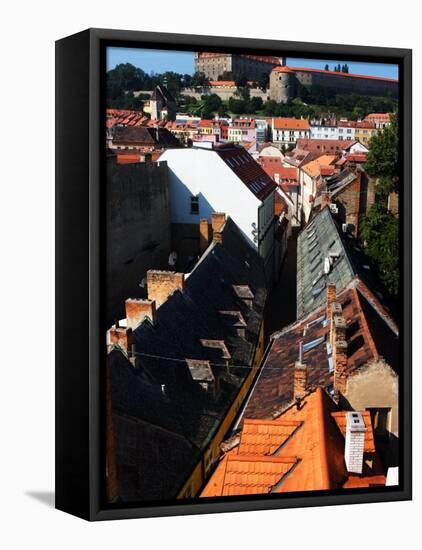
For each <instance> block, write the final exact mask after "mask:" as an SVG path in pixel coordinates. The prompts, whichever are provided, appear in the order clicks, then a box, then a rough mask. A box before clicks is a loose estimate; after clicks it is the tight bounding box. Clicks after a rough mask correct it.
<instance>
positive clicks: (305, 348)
mask: <svg viewBox="0 0 422 550" xmlns="http://www.w3.org/2000/svg"><path fill="white" fill-rule="evenodd" d="M324 341H325V336H321V337H320V338H316V339H315V340H311V341H310V342H306V344H303V352H304V353H306V352H307V351H310V350H311V349H313V348H316V347H317V346H319V345H320V344H322V342H324Z"/></svg>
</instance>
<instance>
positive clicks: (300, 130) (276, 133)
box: [271, 117, 311, 147]
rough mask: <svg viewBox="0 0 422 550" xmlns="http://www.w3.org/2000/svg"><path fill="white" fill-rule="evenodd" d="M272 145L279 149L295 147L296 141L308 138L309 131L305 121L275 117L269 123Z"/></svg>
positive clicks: (307, 123)
mask: <svg viewBox="0 0 422 550" xmlns="http://www.w3.org/2000/svg"><path fill="white" fill-rule="evenodd" d="M271 130H272V134H273V143H274V144H276V145H278V146H279V147H283V146H285V147H289V146H290V147H291V146H294V145H296V142H297V140H298V139H303V138H306V139H307V138H310V135H311V130H310V126H309V122H308V121H307V120H303V119H298V118H284V117H275V118H273V119H272V121H271Z"/></svg>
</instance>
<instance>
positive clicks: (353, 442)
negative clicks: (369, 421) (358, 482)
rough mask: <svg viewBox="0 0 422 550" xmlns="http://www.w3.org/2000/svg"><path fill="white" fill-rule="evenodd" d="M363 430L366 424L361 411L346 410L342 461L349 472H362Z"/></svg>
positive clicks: (364, 430)
mask: <svg viewBox="0 0 422 550" xmlns="http://www.w3.org/2000/svg"><path fill="white" fill-rule="evenodd" d="M365 432H366V426H365V422H364V420H363V416H362V415H361V413H359V412H347V413H346V441H345V445H344V461H345V463H346V468H347V471H348V472H349V473H351V474H361V473H362V468H363V453H364V449H365Z"/></svg>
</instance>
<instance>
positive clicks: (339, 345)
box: [333, 340, 347, 399]
mask: <svg viewBox="0 0 422 550" xmlns="http://www.w3.org/2000/svg"><path fill="white" fill-rule="evenodd" d="M333 361H334V384H333V385H334V396H335V398H336V399H338V397H339V395H340V394H343V395H344V394H345V393H346V388H347V342H345V340H336V341H334V344H333Z"/></svg>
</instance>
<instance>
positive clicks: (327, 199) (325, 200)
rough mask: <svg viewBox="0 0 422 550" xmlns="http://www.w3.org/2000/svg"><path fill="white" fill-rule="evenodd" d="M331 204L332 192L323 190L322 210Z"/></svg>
mask: <svg viewBox="0 0 422 550" xmlns="http://www.w3.org/2000/svg"><path fill="white" fill-rule="evenodd" d="M330 204H331V193H330V192H329V191H322V193H321V210H322V209H323V208H324V207H325V206H328V205H330Z"/></svg>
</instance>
